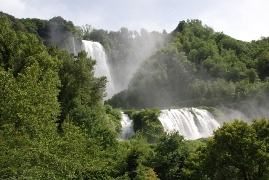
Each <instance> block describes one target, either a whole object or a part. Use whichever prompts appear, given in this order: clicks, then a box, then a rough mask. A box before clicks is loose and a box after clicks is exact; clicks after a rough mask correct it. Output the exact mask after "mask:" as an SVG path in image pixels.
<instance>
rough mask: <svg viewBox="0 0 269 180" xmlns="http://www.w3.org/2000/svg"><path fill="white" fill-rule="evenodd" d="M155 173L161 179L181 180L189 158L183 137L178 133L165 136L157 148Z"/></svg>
mask: <svg viewBox="0 0 269 180" xmlns="http://www.w3.org/2000/svg"><path fill="white" fill-rule="evenodd" d="M155 152H156V156H155V158H154V171H155V172H156V173H157V175H158V177H159V178H160V179H180V176H181V173H182V168H183V165H184V162H185V159H186V158H187V156H188V149H187V146H186V145H185V144H184V138H183V136H181V135H179V133H178V132H173V133H171V134H167V135H164V136H162V137H161V138H160V140H159V142H158V143H157V145H156V148H155Z"/></svg>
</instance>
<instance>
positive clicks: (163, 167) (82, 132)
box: [0, 12, 269, 180]
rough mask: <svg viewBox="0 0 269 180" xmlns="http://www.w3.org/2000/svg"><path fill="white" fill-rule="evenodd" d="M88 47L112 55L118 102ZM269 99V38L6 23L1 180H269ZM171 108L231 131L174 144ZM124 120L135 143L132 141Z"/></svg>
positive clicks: (200, 28) (196, 30)
mask: <svg viewBox="0 0 269 180" xmlns="http://www.w3.org/2000/svg"><path fill="white" fill-rule="evenodd" d="M81 40H91V41H97V42H100V43H101V44H102V45H103V47H104V48H105V50H106V53H107V56H108V61H109V64H110V66H111V67H112V69H113V71H112V75H113V80H114V81H115V82H116V83H117V84H118V85H119V87H120V88H119V90H120V91H119V93H117V94H115V95H114V96H113V97H112V98H111V99H108V100H106V101H104V97H105V96H106V83H107V78H106V77H95V76H94V70H95V69H94V66H95V65H96V63H97V62H96V60H95V59H92V58H88V57H87V53H86V52H85V51H83V50H82V49H81V48H80V44H81ZM74 42H75V44H74ZM268 92H269V38H267V37H262V38H261V39H260V40H256V41H254V40H253V41H251V42H244V41H239V40H236V39H234V38H232V37H229V36H227V35H225V34H224V33H222V32H214V30H213V28H211V27H208V26H206V25H203V24H202V22H201V21H199V20H185V21H179V24H178V26H177V27H175V30H174V31H172V32H171V33H167V32H166V31H165V30H164V31H163V32H161V33H160V32H155V31H153V32H148V31H147V30H146V29H141V31H140V32H137V31H132V30H129V29H128V28H125V27H122V28H121V29H120V30H119V31H117V32H114V31H106V30H103V29H94V28H93V27H91V26H90V25H85V26H81V27H80V26H75V25H74V24H73V22H71V21H67V20H65V19H63V18H62V17H60V16H59V17H54V18H52V19H50V20H42V19H37V18H26V19H18V18H16V17H13V16H12V15H9V14H6V13H3V12H0V179H91V180H92V179H98V180H99V179H104V180H107V179H111V180H112V179H118V180H126V179H127V180H128V179H130V180H131V179H134V180H143V179H144V180H158V179H161V180H166V179H167V180H172V179H175V180H178V179H183V180H189V179H190V180H192V179H193V180H196V179H201V180H203V179H204V180H211V179H212V180H219V179H222V180H226V179H227V180H231V179H243V180H257V179H269V136H268V135H269V121H268V120H267V119H266V118H267V117H269V116H268V111H267V109H268V107H269V104H268V101H267V99H268V95H269V94H268ZM170 107H176V108H180V107H206V108H207V109H209V110H210V111H212V112H215V114H216V115H217V114H218V115H219V116H218V118H219V119H220V120H221V121H222V122H223V124H222V126H221V127H220V128H218V129H217V130H216V131H214V133H213V136H212V137H208V138H201V139H197V140H186V139H185V138H184V137H183V136H182V135H180V133H179V132H173V133H170V134H167V133H165V132H164V129H163V127H162V126H161V124H160V122H159V121H158V115H159V114H160V109H163V108H170ZM223 107H225V108H229V109H234V110H239V111H240V112H243V113H244V114H245V117H247V119H233V120H229V121H228V119H229V118H230V117H228V116H226V115H225V111H223ZM122 111H124V113H126V114H128V115H129V117H130V118H131V119H133V121H134V130H135V132H136V134H135V136H134V137H132V138H131V139H129V140H126V141H121V140H119V139H118V137H119V134H120V132H121V124H120V120H121V112H122ZM223 114H224V115H223Z"/></svg>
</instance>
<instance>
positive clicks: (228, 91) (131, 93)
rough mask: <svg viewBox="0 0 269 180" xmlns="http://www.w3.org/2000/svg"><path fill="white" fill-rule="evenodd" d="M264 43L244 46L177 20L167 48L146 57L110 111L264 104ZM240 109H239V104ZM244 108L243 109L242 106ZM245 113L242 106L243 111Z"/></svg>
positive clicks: (267, 41)
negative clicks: (248, 102)
mask: <svg viewBox="0 0 269 180" xmlns="http://www.w3.org/2000/svg"><path fill="white" fill-rule="evenodd" d="M268 80H269V38H262V39H261V40H258V41H252V42H243V41H239V40H236V39H234V38H232V37H229V36H227V35H225V34H224V33H222V32H214V30H213V29H212V28H210V27H208V26H205V25H202V22H201V21H199V20H188V21H181V22H180V23H179V25H178V26H177V27H176V29H175V30H174V31H173V32H172V33H171V34H170V41H169V43H168V44H167V45H166V46H165V47H163V48H160V49H159V50H158V51H157V52H156V53H154V54H153V55H151V56H150V57H149V58H147V59H146V60H145V61H144V62H143V63H142V64H141V66H140V68H139V69H138V70H137V71H136V72H135V74H134V76H133V78H132V79H131V81H130V83H129V85H128V89H127V90H124V91H122V92H120V93H118V94H117V95H115V96H114V97H113V98H112V99H110V100H109V101H107V103H108V104H111V105H112V106H114V107H122V108H127V109H128V108H138V109H139V108H145V107H161V108H168V107H170V106H202V105H205V106H219V105H226V106H230V107H231V106H240V104H239V103H240V102H242V101H245V100H247V99H248V100H249V99H252V100H254V99H255V101H256V102H257V103H258V104H259V105H261V106H263V105H268V104H266V102H267V95H268V92H269V82H268ZM241 105H242V104H241ZM242 108H243V107H242ZM244 108H245V107H244Z"/></svg>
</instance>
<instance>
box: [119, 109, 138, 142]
mask: <svg viewBox="0 0 269 180" xmlns="http://www.w3.org/2000/svg"><path fill="white" fill-rule="evenodd" d="M121 114H122V116H121V126H122V131H121V137H120V140H127V139H130V138H131V137H132V136H134V135H135V132H134V128H133V121H132V120H131V119H130V118H129V116H128V115H127V114H124V113H123V112H122V113H121Z"/></svg>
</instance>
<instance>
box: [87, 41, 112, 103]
mask: <svg viewBox="0 0 269 180" xmlns="http://www.w3.org/2000/svg"><path fill="white" fill-rule="evenodd" d="M82 49H84V50H85V51H86V52H87V53H88V55H87V56H88V57H89V58H90V57H91V58H92V59H95V60H96V62H97V65H96V67H95V74H94V75H95V77H101V76H106V77H107V80H108V83H107V85H106V91H107V96H106V98H105V99H109V98H111V97H112V95H113V94H114V92H115V87H114V83H113V80H112V77H111V73H110V70H109V67H108V64H107V57H106V53H105V49H104V47H103V46H102V45H101V44H100V43H99V42H92V41H86V40H82Z"/></svg>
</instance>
